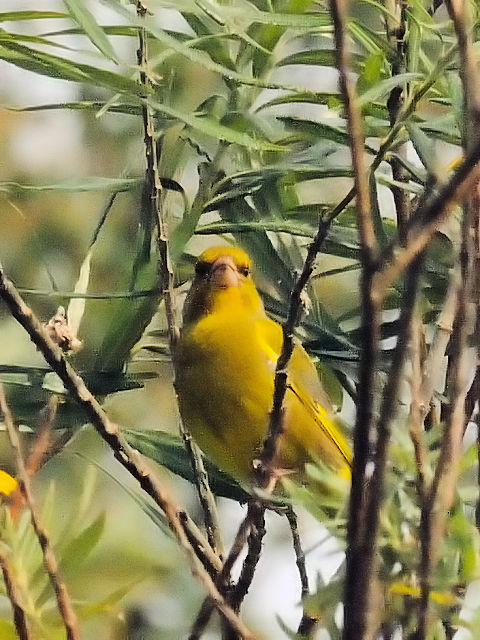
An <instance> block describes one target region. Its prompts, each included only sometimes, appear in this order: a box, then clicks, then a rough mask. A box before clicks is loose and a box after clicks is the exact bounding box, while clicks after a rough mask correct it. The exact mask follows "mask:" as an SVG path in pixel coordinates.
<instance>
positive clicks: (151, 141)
mask: <svg viewBox="0 0 480 640" xmlns="http://www.w3.org/2000/svg"><path fill="white" fill-rule="evenodd" d="M145 13H146V8H145V7H144V6H143V4H142V2H141V0H137V14H138V15H139V16H143V15H145ZM138 38H139V46H138V49H137V61H138V66H139V68H140V82H141V83H142V84H143V85H147V84H148V79H147V74H146V70H147V66H148V56H147V40H146V30H145V29H144V28H140V29H139V30H138ZM142 118H143V132H144V145H145V159H146V163H147V167H146V170H145V180H146V185H147V190H148V192H149V194H150V203H151V208H152V217H153V219H154V220H155V224H156V228H157V247H158V253H159V258H160V259H159V271H160V279H161V281H162V287H163V300H164V302H165V311H166V316H167V325H168V335H169V342H170V351H171V354H172V358H173V359H174V358H175V346H176V343H177V341H178V337H179V329H178V323H177V318H176V315H177V314H176V307H175V291H174V274H173V269H172V266H171V261H170V254H169V248H168V238H167V224H166V220H165V216H164V213H163V207H162V185H161V181H160V176H159V173H158V158H157V148H156V144H155V126H154V123H153V119H152V116H151V113H150V110H149V106H148V102H147V101H144V102H143V103H142ZM180 431H181V434H182V437H183V441H184V443H185V448H186V450H187V452H188V454H189V458H190V462H191V464H192V468H193V472H194V478H195V485H196V488H197V492H198V497H199V500H200V504H201V506H202V510H203V515H204V521H205V529H206V532H207V537H208V541H209V543H210V546H211V547H212V549H213V551H214V552H215V553H217V554H218V555H219V556H222V555H223V543H222V539H221V535H220V523H219V519H218V513H217V506H216V503H215V499H214V497H213V494H212V492H211V489H210V485H209V482H208V475H207V472H206V470H205V466H204V464H203V459H202V454H201V452H200V450H199V449H198V447H197V446H196V444H195V443H194V442H193V440H192V437H191V435H190V434H189V433H188V431H187V429H186V428H185V427H184V425H183V423H181V427H180Z"/></svg>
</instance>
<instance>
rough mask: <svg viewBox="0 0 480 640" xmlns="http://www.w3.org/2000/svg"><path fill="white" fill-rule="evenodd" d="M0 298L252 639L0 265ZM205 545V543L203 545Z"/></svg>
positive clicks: (134, 454) (170, 506)
mask: <svg viewBox="0 0 480 640" xmlns="http://www.w3.org/2000/svg"><path fill="white" fill-rule="evenodd" d="M0 297H1V298H2V299H3V300H4V302H5V303H6V305H7V306H8V308H9V309H10V313H11V314H12V315H13V317H14V318H15V319H16V320H17V321H18V322H19V323H20V324H21V325H22V326H23V328H24V329H25V330H26V331H27V333H28V334H29V336H30V338H31V340H32V342H33V343H34V344H35V345H36V346H37V347H38V349H39V351H40V352H41V353H42V355H43V357H44V358H45V360H46V361H47V362H48V364H49V365H50V366H51V367H52V369H53V370H54V371H55V373H56V374H57V375H58V376H59V377H60V379H61V380H62V382H63V384H64V386H65V388H66V389H67V390H68V391H69V393H70V394H71V395H72V397H73V398H74V399H75V400H76V401H77V402H78V404H79V405H80V406H81V407H82V408H83V410H84V411H85V414H86V416H87V417H88V419H89V420H90V422H91V423H92V424H93V426H94V427H95V429H96V430H97V432H98V433H99V435H100V436H101V437H102V438H103V439H104V440H105V442H106V443H107V444H108V445H109V446H110V448H111V449H112V450H113V452H114V454H115V457H116V458H117V460H118V461H119V462H120V463H121V464H122V466H123V467H125V469H126V470H127V471H128V472H129V473H130V474H131V475H132V476H133V477H134V478H135V479H136V480H137V481H138V482H139V484H140V486H141V487H142V489H143V490H144V491H146V492H147V493H148V494H149V495H150V496H151V497H152V498H153V500H154V501H155V502H156V504H157V505H158V506H159V507H160V509H161V510H162V511H163V512H164V513H165V516H166V518H167V521H168V523H169V526H170V528H171V529H172V531H173V533H174V534H175V536H176V538H177V541H178V543H179V545H180V547H181V548H182V550H183V551H184V553H185V555H186V556H187V558H188V560H189V562H190V566H191V569H192V572H193V574H194V575H195V576H196V577H197V578H198V580H199V581H200V582H201V584H202V585H203V587H204V588H205V590H206V591H207V592H208V593H209V595H210V597H211V598H212V600H213V601H214V602H215V606H216V607H217V609H218V610H219V611H220V612H221V613H222V615H223V616H224V617H225V618H226V619H227V620H228V621H229V622H231V624H232V625H233V626H235V627H236V628H237V629H238V631H239V633H241V634H243V635H244V636H245V637H246V638H251V637H253V636H252V634H251V633H250V631H249V630H248V629H247V628H246V627H245V625H244V624H243V622H241V620H239V618H238V616H236V615H235V613H234V612H233V611H232V609H231V607H229V606H228V605H227V604H226V602H225V600H224V598H223V597H222V596H221V594H220V593H219V591H218V589H217V588H216V587H215V585H214V583H213V581H212V579H211V578H210V576H209V575H208V573H207V572H206V571H205V569H204V567H203V565H202V564H201V562H200V560H199V559H198V557H197V555H196V553H195V550H194V549H193V547H192V545H191V544H190V542H189V539H188V537H187V534H186V532H185V529H184V526H183V524H182V520H181V519H180V517H179V510H178V508H177V507H176V505H175V504H174V503H173V501H172V499H171V498H170V496H168V495H167V493H166V491H165V490H164V488H163V487H162V485H161V484H160V482H159V481H158V479H157V478H156V476H155V475H154V474H153V472H152V470H151V469H150V468H149V466H148V465H147V463H146V461H145V459H144V457H143V456H142V455H141V454H140V453H139V452H138V451H137V450H136V449H134V448H133V447H131V446H130V445H129V443H128V442H127V440H126V438H125V437H124V436H123V435H122V433H121V432H120V429H119V427H118V425H116V424H114V423H113V422H111V421H110V419H109V418H108V416H107V415H106V413H105V412H104V410H103V409H102V407H101V406H100V404H99V403H98V401H97V400H96V399H95V398H94V397H93V395H92V394H91V393H90V391H89V390H88V389H87V387H86V385H85V383H84V381H83V380H82V378H81V377H80V376H79V375H78V374H77V373H76V371H75V370H74V369H73V367H72V366H71V365H70V363H69V362H68V361H67V360H66V359H65V356H64V354H63V353H62V351H61V350H60V349H59V347H58V346H57V345H55V344H54V343H53V342H52V340H50V338H49V337H48V335H47V334H46V332H45V329H44V328H43V326H42V324H41V323H40V322H39V320H38V319H37V318H36V316H35V315H34V313H33V311H32V310H31V309H30V308H29V307H28V306H27V305H26V304H25V302H24V301H23V300H22V298H21V297H20V296H19V294H18V292H17V290H16V289H15V286H14V285H13V283H12V282H11V281H10V280H9V279H8V278H7V277H6V276H5V273H4V271H3V267H2V266H1V265H0ZM207 545H208V542H207V540H205V543H204V546H205V547H207Z"/></svg>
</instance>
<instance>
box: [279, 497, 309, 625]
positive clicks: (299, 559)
mask: <svg viewBox="0 0 480 640" xmlns="http://www.w3.org/2000/svg"><path fill="white" fill-rule="evenodd" d="M285 516H286V518H287V520H288V524H289V526H290V532H291V534H292V542H293V550H294V551H295V559H296V564H297V569H298V575H299V577H300V587H301V601H302V602H303V603H304V601H305V598H307V596H308V595H309V593H310V589H309V586H308V575H307V567H306V564H305V552H304V550H303V547H302V540H301V538H300V533H299V531H298V521H297V514H296V513H295V511H294V510H293V508H292V507H288V508H287V511H286V513H285ZM316 623H317V620H316V619H315V618H312V617H311V616H309V615H308V613H307V612H306V611H305V607H304V608H303V613H302V618H301V620H300V624H299V625H298V629H297V634H298V635H300V636H302V637H309V635H310V634H311V633H312V632H313V630H314V628H315V624H316Z"/></svg>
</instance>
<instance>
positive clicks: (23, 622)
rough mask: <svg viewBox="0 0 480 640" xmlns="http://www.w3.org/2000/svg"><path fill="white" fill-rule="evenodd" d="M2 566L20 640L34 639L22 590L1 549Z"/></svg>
mask: <svg viewBox="0 0 480 640" xmlns="http://www.w3.org/2000/svg"><path fill="white" fill-rule="evenodd" d="M0 567H1V569H2V574H3V580H4V582H5V590H6V592H7V597H8V599H9V600H10V604H11V605H12V610H13V623H14V625H15V630H16V632H17V634H18V637H19V639H20V640H33V635H32V634H31V633H30V628H29V626H28V622H27V616H26V614H25V611H24V610H23V607H22V604H21V598H20V592H19V588H18V585H17V582H16V580H15V576H14V574H13V571H12V568H11V566H10V562H9V560H8V557H7V554H6V553H4V552H3V551H0Z"/></svg>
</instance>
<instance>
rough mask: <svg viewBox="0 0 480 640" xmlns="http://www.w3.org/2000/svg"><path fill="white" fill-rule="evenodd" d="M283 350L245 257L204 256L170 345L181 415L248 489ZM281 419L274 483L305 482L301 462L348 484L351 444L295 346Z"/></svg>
mask: <svg viewBox="0 0 480 640" xmlns="http://www.w3.org/2000/svg"><path fill="white" fill-rule="evenodd" d="M282 343H283V331H282V327H281V325H279V324H278V323H277V322H275V321H274V320H272V319H270V318H269V317H268V316H267V314H266V312H265V308H264V305H263V303H262V300H261V297H260V295H259V293H258V291H257V289H256V286H255V284H254V281H253V278H252V264H251V260H250V258H249V256H248V255H247V253H246V252H245V251H243V250H242V249H240V248H238V247H233V246H214V247H210V248H208V249H206V250H205V251H204V252H203V253H201V255H200V256H199V257H198V259H197V262H196V266H195V277H194V280H193V283H192V286H191V288H190V290H189V292H188V294H187V297H186V299H185V304H184V310H183V326H182V329H181V333H180V338H179V341H178V343H177V347H176V356H175V387H176V392H177V396H178V403H179V410H180V416H181V419H182V421H183V423H184V425H185V427H186V428H187V430H188V431H189V432H190V433H191V435H192V436H193V438H194V440H195V441H196V443H197V444H198V446H199V447H200V449H201V450H202V451H203V453H204V454H205V455H206V456H207V458H208V459H209V460H210V461H211V462H213V463H214V464H215V465H216V466H217V467H218V468H219V469H221V470H222V471H224V472H226V473H227V474H229V475H230V476H232V477H233V478H234V479H235V480H237V481H238V482H239V483H241V484H243V485H245V484H247V485H248V484H250V485H251V484H252V483H253V481H254V480H253V478H254V461H255V460H256V459H257V458H258V456H259V455H260V453H261V451H262V448H263V443H264V440H265V438H266V435H267V431H268V424H269V416H270V412H271V409H272V404H273V391H274V377H275V368H276V363H277V359H278V357H279V355H280V352H281V349H282ZM283 421H284V424H283V427H284V431H283V433H282V434H281V435H280V441H279V447H278V454H277V457H276V459H274V460H273V461H272V465H273V467H274V468H275V469H277V470H279V475H281V474H289V475H291V476H293V477H294V479H299V480H301V479H302V478H304V477H305V471H304V466H305V463H307V462H309V461H315V460H320V461H321V462H322V463H324V464H325V465H327V467H330V468H331V469H332V470H333V471H334V472H335V473H336V474H337V475H339V476H342V477H344V478H347V479H349V477H350V465H351V452H350V448H349V445H348V443H347V440H346V438H345V437H344V435H343V434H342V432H341V431H340V429H339V428H338V427H337V425H336V424H335V422H334V410H333V407H332V404H331V402H330V400H329V398H328V396H327V394H326V393H325V391H324V390H323V388H322V385H321V383H320V380H319V378H318V374H317V370H316V368H315V365H314V363H313V361H312V360H311V358H310V356H309V355H308V354H307V352H306V351H305V349H304V348H303V347H302V346H301V344H299V343H296V344H295V346H294V349H293V354H292V357H291V359H290V362H289V365H288V369H287V391H286V395H285V399H284V414H283Z"/></svg>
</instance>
